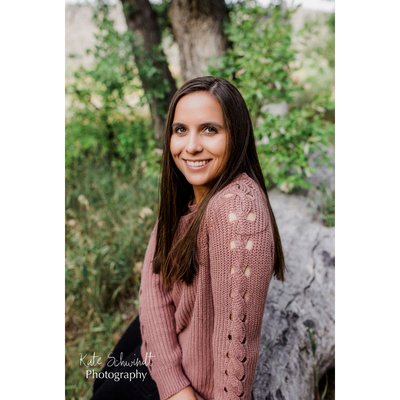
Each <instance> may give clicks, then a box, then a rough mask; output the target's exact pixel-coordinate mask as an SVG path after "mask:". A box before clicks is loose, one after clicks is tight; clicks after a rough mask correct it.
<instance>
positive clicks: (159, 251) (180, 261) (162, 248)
mask: <svg viewBox="0 0 400 400" xmlns="http://www.w3.org/2000/svg"><path fill="white" fill-rule="evenodd" d="M197 91H207V92H209V93H211V94H212V95H214V96H215V97H216V99H217V100H218V102H219V104H220V105H221V108H222V112H223V117H224V122H225V125H226V127H227V131H228V148H227V151H228V159H227V163H226V165H225V169H224V170H223V171H222V172H221V174H220V175H219V177H217V178H216V180H215V182H214V184H213V186H212V188H211V189H210V190H209V192H208V193H207V194H206V195H205V196H204V198H203V199H202V200H201V202H200V204H199V205H198V208H197V212H196V213H195V215H194V217H193V220H192V221H191V223H190V224H189V226H188V228H187V231H186V233H185V235H184V236H183V237H182V238H181V239H180V240H177V241H176V243H175V244H174V246H173V237H174V235H175V232H176V230H177V228H178V223H179V219H180V217H181V216H182V215H183V214H184V213H185V212H186V211H187V205H188V203H189V202H190V201H191V200H192V199H193V197H194V194H193V189H192V186H191V185H190V183H189V182H187V180H186V178H185V176H184V175H183V174H182V173H181V172H180V171H179V169H178V168H177V167H176V165H175V162H174V160H173V158H172V155H171V152H170V141H171V135H172V123H173V119H174V114H175V108H176V105H177V103H178V101H179V100H180V99H181V98H182V97H183V96H185V95H187V94H189V93H193V92H197ZM242 172H246V173H247V175H249V176H250V177H251V178H253V179H254V180H255V181H256V182H257V183H258V184H259V186H260V187H261V188H262V190H263V192H264V193H265V196H266V199H267V205H268V210H269V214H270V216H271V223H272V228H273V235H274V242H275V263H274V267H273V274H274V275H275V277H276V278H277V279H279V280H281V281H284V272H285V260H284V255H283V250H282V244H281V239H280V235H279V231H278V227H277V224H276V221H275V216H274V213H273V211H272V208H271V205H270V202H269V198H268V194H267V189H266V186H265V183H264V178H263V174H262V170H261V166H260V163H259V160H258V156H257V151H256V144H255V138H254V133H253V126H252V123H251V119H250V114H249V111H248V109H247V106H246V103H245V101H244V99H243V97H242V95H241V94H240V92H239V91H238V90H237V89H236V88H235V87H234V86H233V85H232V84H231V83H229V82H228V81H227V80H225V79H222V78H217V77H213V76H203V77H198V78H194V79H191V80H190V81H188V82H186V83H185V84H184V85H183V86H182V87H181V88H180V89H178V90H177V91H176V93H175V94H174V96H173V98H172V100H171V103H170V106H169V110H168V115H167V119H166V125H165V136H164V150H163V156H162V171H161V182H160V204H159V210H158V226H157V244H156V249H155V254H154V259H153V272H154V273H158V274H160V276H161V278H162V281H163V284H164V285H165V286H167V287H170V285H172V284H173V283H175V282H179V281H183V282H185V283H186V284H191V283H192V282H193V279H194V277H195V276H196V273H197V269H198V265H197V259H196V244H197V235H198V232H199V228H200V224H201V221H202V219H203V216H204V213H205V211H206V208H207V204H208V202H209V200H210V199H211V197H212V196H213V195H214V194H215V193H217V192H219V191H220V190H221V189H222V188H224V187H225V186H226V185H228V184H229V183H230V182H231V181H232V180H233V179H235V178H236V177H237V176H238V175H239V174H240V173H242Z"/></svg>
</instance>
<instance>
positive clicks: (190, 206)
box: [184, 172, 250, 217]
mask: <svg viewBox="0 0 400 400" xmlns="http://www.w3.org/2000/svg"><path fill="white" fill-rule="evenodd" d="M242 179H243V180H250V177H249V175H248V174H247V173H246V172H242V173H240V174H239V175H238V176H237V177H236V178H235V179H234V180H233V182H235V181H238V180H242ZM198 206H199V204H198V203H194V199H191V200H190V201H189V203H188V212H187V213H186V214H185V215H184V217H186V216H189V215H192V214H193V213H194V212H195V211H197V209H198Z"/></svg>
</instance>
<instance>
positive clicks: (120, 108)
mask: <svg viewBox="0 0 400 400" xmlns="http://www.w3.org/2000/svg"><path fill="white" fill-rule="evenodd" d="M94 10H95V12H94V17H93V18H94V22H95V24H96V26H97V28H98V32H97V33H96V35H95V39H96V42H95V46H94V49H90V50H88V51H87V52H88V54H89V55H90V56H91V57H92V61H93V62H92V64H91V66H89V67H83V66H82V67H80V68H79V69H78V70H77V71H75V73H74V74H73V79H72V81H71V82H70V83H69V84H68V85H67V94H68V99H69V101H70V106H69V109H68V116H67V121H66V171H67V179H68V178H70V177H71V174H73V171H74V170H76V168H77V167H78V166H79V165H81V164H82V163H83V162H85V161H86V160H88V159H90V160H91V161H92V163H93V165H99V164H102V163H103V162H104V161H106V162H107V163H108V165H109V167H112V168H117V169H119V170H126V171H128V172H129V169H130V168H131V162H132V160H134V159H135V158H136V157H137V156H138V155H142V154H143V153H147V152H149V153H150V154H151V153H152V151H153V149H154V147H155V137H154V134H153V133H152V129H151V122H150V120H149V118H148V116H147V114H146V112H145V110H143V107H142V106H143V105H144V103H145V98H144V93H143V90H142V87H141V82H140V79H139V77H138V72H137V68H136V66H135V63H134V60H133V55H132V50H131V35H130V34H129V32H125V33H120V32H118V31H117V30H116V29H115V27H114V22H113V21H112V20H111V19H110V16H109V6H108V5H107V4H101V3H100V4H99V5H98V6H97V7H96V8H94ZM141 109H142V112H141V114H142V115H140V113H139V112H140V110H141ZM138 111H139V112H138Z"/></svg>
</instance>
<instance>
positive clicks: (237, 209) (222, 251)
mask: <svg viewBox="0 0 400 400" xmlns="http://www.w3.org/2000/svg"><path fill="white" fill-rule="evenodd" d="M242 189H243V186H242ZM228 195H229V196H225V197H224V196H223V195H220V197H218V198H217V199H216V202H215V204H214V206H213V207H212V208H211V217H210V222H211V227H209V249H210V273H211V281H212V295H213V303H214V333H213V341H212V345H213V356H214V399H215V400H219V399H239V398H240V399H244V400H247V399H250V396H251V388H252V385H253V381H254V375H255V369H256V363H257V359H258V352H259V340H260V332H261V323H262V318H263V311H264V306H265V301H266V296H267V291H268V286H269V282H270V280H271V276H272V269H273V249H274V242H273V237H272V229H271V225H270V221H269V214H268V210H267V206H266V203H265V200H264V197H263V193H262V192H261V191H257V190H255V191H254V190H253V191H247V192H246V191H242V190H239V189H238V190H236V191H234V193H228Z"/></svg>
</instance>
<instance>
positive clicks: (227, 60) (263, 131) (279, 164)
mask: <svg viewBox="0 0 400 400" xmlns="http://www.w3.org/2000/svg"><path fill="white" fill-rule="evenodd" d="M295 11H296V8H293V9H286V8H284V7H282V6H281V5H280V4H279V3H278V4H277V3H276V2H275V3H273V4H272V5H270V6H269V7H266V8H264V7H261V6H259V5H257V3H256V2H253V1H246V2H239V3H237V4H236V5H233V6H231V9H230V21H231V22H230V23H229V24H228V25H227V26H226V34H227V36H228V38H229V40H230V41H231V43H232V47H231V48H230V49H229V50H228V51H227V52H226V53H225V55H224V56H223V57H222V59H220V60H215V62H214V64H213V65H212V66H211V67H210V69H209V71H210V73H211V74H213V75H217V76H222V77H224V78H226V79H228V80H230V81H232V82H233V83H234V84H235V85H236V86H237V87H238V89H239V90H240V92H241V93H242V95H243V97H244V99H245V101H246V103H247V105H248V108H249V111H250V114H251V117H252V120H253V124H254V132H255V136H256V139H257V140H258V146H257V148H258V153H259V158H260V162H261V165H262V169H263V171H264V177H265V179H266V182H267V185H268V186H269V187H272V186H275V185H276V186H278V187H279V189H280V190H282V191H284V192H292V191H293V190H295V189H298V188H306V189H307V188H310V187H311V183H310V180H309V178H310V176H311V175H312V174H313V173H314V172H315V170H316V168H315V167H314V166H311V164H310V156H311V155H314V158H315V162H316V165H317V166H318V165H326V164H327V163H329V162H330V161H329V158H328V157H327V152H326V148H327V146H328V145H329V144H330V142H332V140H333V132H334V129H333V123H332V121H329V120H327V119H326V118H325V115H326V114H327V111H328V110H332V109H333V102H331V101H330V99H328V98H325V97H324V98H323V97H320V96H314V97H313V98H308V99H306V98H305V97H304V96H303V98H302V95H303V93H305V88H304V86H303V85H304V83H305V82H301V81H299V80H296V79H295V72H296V70H298V69H299V68H300V66H301V58H300V59H299V57H298V50H297V49H296V48H295V46H294V45H293V43H292V34H293V33H292V23H291V18H292V15H293V13H294V12H295ZM327 51H328V50H327ZM329 90H330V88H329ZM274 110H275V111H274ZM315 154H316V155H315Z"/></svg>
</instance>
